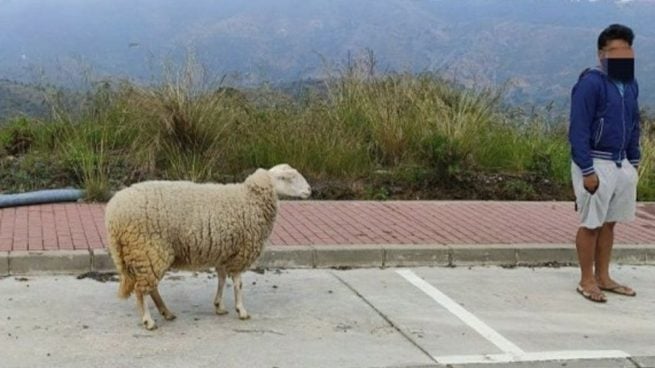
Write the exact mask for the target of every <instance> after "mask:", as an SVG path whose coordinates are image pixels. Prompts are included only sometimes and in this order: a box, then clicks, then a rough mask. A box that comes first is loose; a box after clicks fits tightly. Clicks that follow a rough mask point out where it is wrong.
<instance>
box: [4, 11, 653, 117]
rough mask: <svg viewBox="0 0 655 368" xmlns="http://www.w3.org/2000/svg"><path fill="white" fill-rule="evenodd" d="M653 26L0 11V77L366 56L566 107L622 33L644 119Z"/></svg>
mask: <svg viewBox="0 0 655 368" xmlns="http://www.w3.org/2000/svg"><path fill="white" fill-rule="evenodd" d="M653 19H655V1H650V0H642V1H639V0H635V1H627V2H626V1H609V0H599V1H573V0H547V1H544V0H433V1H421V0H384V1H379V0H358V1H352V0H330V1H325V0H304V1H297V0H275V1H271V0H249V1H242V0H195V1H193V2H180V1H175V0H140V1H129V0H113V1H104V2H97V1H87V0H60V1H50V2H44V1H38V0H0V45H2V47H0V77H5V78H10V79H20V80H30V78H33V77H34V74H37V75H39V76H40V73H43V74H44V75H46V76H47V77H48V79H49V80H51V81H53V82H59V83H69V84H71V83H75V81H76V79H80V78H82V79H84V78H91V79H92V78H94V77H97V76H104V75H112V76H129V77H132V78H139V79H143V80H151V79H152V78H156V77H158V76H160V75H161V73H160V70H159V66H160V65H161V63H162V62H163V61H165V60H173V61H175V62H181V61H182V60H183V58H184V55H185V54H186V53H187V51H188V50H194V51H195V52H196V54H197V56H198V59H199V61H200V62H201V63H203V64H204V65H206V66H208V67H209V69H210V71H211V72H213V73H215V74H217V75H222V74H228V73H238V74H239V78H238V80H239V81H240V82H241V83H244V84H252V83H257V82H261V81H272V82H275V83H278V82H284V83H286V82H291V81H294V80H299V79H308V78H321V77H324V76H325V74H326V71H327V70H329V69H330V68H331V67H333V66H334V64H336V63H340V62H343V61H344V59H345V58H346V57H347V55H348V53H349V52H352V53H357V52H361V51H362V50H364V49H366V48H368V49H371V50H373V51H374V52H375V54H376V56H377V59H378V69H379V70H380V71H383V72H384V71H391V70H411V71H423V70H439V71H443V72H445V73H447V74H449V75H451V76H452V77H454V78H457V80H458V81H460V82H462V83H463V84H466V85H469V86H473V85H490V84H496V85H498V84H503V83H505V82H507V81H511V83H510V89H509V91H508V97H509V99H510V101H513V102H527V103H537V104H545V103H548V102H550V101H555V102H556V103H557V104H559V105H560V106H565V105H566V103H567V101H568V93H569V91H570V88H571V86H572V84H573V83H574V82H575V80H576V77H577V75H578V73H579V72H580V71H581V70H582V69H583V68H585V67H587V66H590V65H593V64H594V63H595V51H596V50H595V42H596V37H597V35H598V33H599V31H600V30H601V29H602V28H603V27H605V26H607V25H608V24H610V23H613V22H622V23H626V24H628V25H631V26H632V27H633V28H634V29H635V31H636V33H637V40H636V47H637V54H638V57H639V60H638V77H639V80H640V83H641V87H642V89H641V91H642V94H641V95H642V103H643V104H644V105H651V106H652V107H655V27H653V26H652V20H653ZM36 71H38V72H36Z"/></svg>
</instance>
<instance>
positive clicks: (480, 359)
mask: <svg viewBox="0 0 655 368" xmlns="http://www.w3.org/2000/svg"><path fill="white" fill-rule="evenodd" d="M629 357H630V355H629V354H628V353H626V352H623V351H621V350H579V351H545V352H538V353H523V354H520V355H512V354H487V355H451V356H438V357H434V359H435V360H436V361H437V362H439V363H441V364H480V363H518V362H542V361H551V360H576V359H618V358H629Z"/></svg>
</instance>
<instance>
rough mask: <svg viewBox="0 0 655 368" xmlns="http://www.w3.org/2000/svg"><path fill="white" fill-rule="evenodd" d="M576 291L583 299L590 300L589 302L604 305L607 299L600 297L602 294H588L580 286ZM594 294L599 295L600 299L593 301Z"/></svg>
mask: <svg viewBox="0 0 655 368" xmlns="http://www.w3.org/2000/svg"><path fill="white" fill-rule="evenodd" d="M576 290H577V292H578V293H579V294H580V295H582V296H583V297H584V298H585V299H587V300H591V301H592V302H594V303H606V302H607V298H605V296H604V295H602V293H590V292H588V291H587V290H585V289H583V288H582V287H580V286H578V287H577V289H576ZM594 294H597V295H600V296H601V298H600V299H594V298H593V296H594Z"/></svg>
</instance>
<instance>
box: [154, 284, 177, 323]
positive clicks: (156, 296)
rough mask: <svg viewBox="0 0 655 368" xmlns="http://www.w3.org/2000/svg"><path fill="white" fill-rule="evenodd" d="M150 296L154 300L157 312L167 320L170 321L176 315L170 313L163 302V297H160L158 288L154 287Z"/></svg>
mask: <svg viewBox="0 0 655 368" xmlns="http://www.w3.org/2000/svg"><path fill="white" fill-rule="evenodd" d="M150 297H151V298H152V301H153V302H155V305H156V306H157V309H158V310H159V313H161V315H162V316H164V318H165V319H166V320H167V321H172V320H174V319H175V318H176V317H175V315H174V314H173V313H171V311H170V310H168V308H167V307H166V304H164V299H162V298H161V295H160V294H159V289H157V288H155V289H154V290H153V291H152V292H151V293H150Z"/></svg>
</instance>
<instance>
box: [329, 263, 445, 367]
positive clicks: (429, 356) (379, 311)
mask: <svg viewBox="0 0 655 368" xmlns="http://www.w3.org/2000/svg"><path fill="white" fill-rule="evenodd" d="M329 273H330V274H332V276H334V277H335V278H336V279H337V280H339V281H340V282H341V283H342V284H344V285H345V286H346V287H347V288H348V289H350V291H352V292H353V294H355V295H356V296H357V297H358V298H359V299H361V300H362V301H363V302H364V303H366V304H367V305H368V306H369V307H371V309H373V310H374V311H375V312H376V313H377V314H378V315H379V316H380V317H382V319H384V320H385V321H386V322H387V323H388V324H389V326H391V327H393V328H394V329H395V330H396V331H398V333H400V335H401V336H403V337H404V338H405V339H406V340H407V341H409V343H410V344H412V345H414V347H416V348H417V349H419V350H420V351H421V352H423V354H425V355H426V356H427V357H428V358H430V360H431V361H433V362H435V363H439V362H438V361H437V360H436V359H435V358H434V357H433V356H432V354H430V353H429V352H428V351H427V350H425V348H423V347H422V346H421V345H420V344H419V343H417V342H416V340H414V339H413V338H412V337H411V336H410V335H409V334H408V333H406V332H405V331H403V330H402V329H401V328H400V327H398V326H397V325H396V324H395V323H394V322H393V321H392V320H391V318H389V317H388V316H387V315H386V314H384V313H383V312H382V311H381V310H379V309H378V308H377V307H376V306H375V305H373V303H371V302H370V301H369V300H368V299H366V298H365V297H364V295H362V294H361V293H360V292H359V291H357V290H356V289H355V288H354V287H352V286H351V285H350V284H349V283H348V282H346V280H344V279H342V278H341V277H339V275H337V274H336V273H335V272H334V271H330V272H329Z"/></svg>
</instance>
